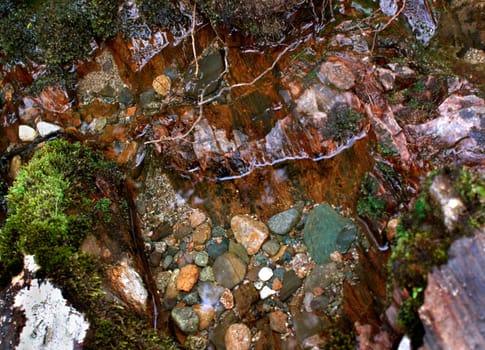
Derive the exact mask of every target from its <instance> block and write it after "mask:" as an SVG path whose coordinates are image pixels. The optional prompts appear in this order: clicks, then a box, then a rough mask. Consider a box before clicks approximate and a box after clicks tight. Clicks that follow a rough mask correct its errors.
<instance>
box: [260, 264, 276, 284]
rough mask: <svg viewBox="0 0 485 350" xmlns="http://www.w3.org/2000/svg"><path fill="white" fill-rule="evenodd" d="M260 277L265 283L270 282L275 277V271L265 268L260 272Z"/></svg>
mask: <svg viewBox="0 0 485 350" xmlns="http://www.w3.org/2000/svg"><path fill="white" fill-rule="evenodd" d="M258 277H259V279H260V280H261V281H263V282H266V281H269V280H270V279H271V277H273V270H272V269H271V268H269V267H266V266H265V267H263V268H261V270H259V272H258Z"/></svg>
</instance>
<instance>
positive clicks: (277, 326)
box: [269, 310, 288, 334]
mask: <svg viewBox="0 0 485 350" xmlns="http://www.w3.org/2000/svg"><path fill="white" fill-rule="evenodd" d="M287 322H288V315H287V314H286V313H284V312H283V311H281V310H276V311H273V312H271V313H270V314H269V325H270V327H271V330H272V331H274V332H276V333H282V334H284V333H286V332H287V330H288V328H287Z"/></svg>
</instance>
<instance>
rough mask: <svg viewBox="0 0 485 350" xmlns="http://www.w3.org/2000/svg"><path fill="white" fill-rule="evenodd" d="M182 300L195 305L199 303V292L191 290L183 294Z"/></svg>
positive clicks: (186, 303)
mask: <svg viewBox="0 0 485 350" xmlns="http://www.w3.org/2000/svg"><path fill="white" fill-rule="evenodd" d="M182 302H183V303H184V304H185V305H189V306H190V305H195V304H199V303H200V298H199V293H197V291H192V292H190V293H187V294H185V295H184V296H183V298H182Z"/></svg>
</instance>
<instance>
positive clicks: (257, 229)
mask: <svg viewBox="0 0 485 350" xmlns="http://www.w3.org/2000/svg"><path fill="white" fill-rule="evenodd" d="M231 229H232V232H233V233H234V237H235V238H236V240H237V241H238V242H239V243H240V244H242V245H243V246H244V248H246V251H247V253H248V254H249V255H254V254H256V253H257V252H258V251H259V249H260V248H261V246H262V245H263V243H264V241H265V240H266V239H267V238H268V236H269V230H268V227H267V226H266V225H265V224H264V223H263V222H261V221H258V220H255V219H253V218H251V217H249V216H245V215H236V216H234V217H233V218H232V219H231Z"/></svg>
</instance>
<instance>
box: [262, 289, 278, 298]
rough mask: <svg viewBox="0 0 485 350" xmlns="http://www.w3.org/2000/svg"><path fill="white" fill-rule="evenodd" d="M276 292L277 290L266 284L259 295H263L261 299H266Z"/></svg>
mask: <svg viewBox="0 0 485 350" xmlns="http://www.w3.org/2000/svg"><path fill="white" fill-rule="evenodd" d="M275 294H276V291H274V290H272V289H271V288H270V287H268V286H264V287H263V289H261V291H260V292H259V296H260V297H261V299H266V298H268V297H270V296H272V295H275Z"/></svg>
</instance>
